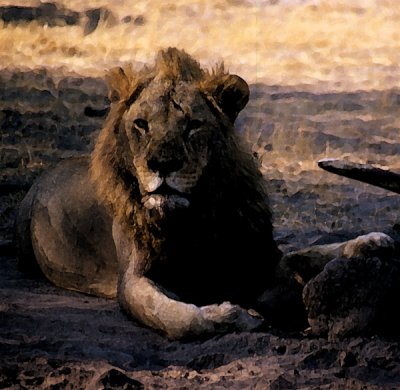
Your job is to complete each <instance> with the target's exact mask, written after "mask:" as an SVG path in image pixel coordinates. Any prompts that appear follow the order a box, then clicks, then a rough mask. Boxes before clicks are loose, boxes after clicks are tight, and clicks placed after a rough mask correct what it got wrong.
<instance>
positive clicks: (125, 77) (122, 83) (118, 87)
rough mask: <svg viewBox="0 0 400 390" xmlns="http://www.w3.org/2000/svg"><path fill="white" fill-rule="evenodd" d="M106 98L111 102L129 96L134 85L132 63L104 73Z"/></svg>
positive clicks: (134, 78)
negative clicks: (106, 85) (106, 90)
mask: <svg viewBox="0 0 400 390" xmlns="http://www.w3.org/2000/svg"><path fill="white" fill-rule="evenodd" d="M106 81H107V84H108V98H109V99H110V101H111V103H114V102H116V101H119V100H125V99H128V98H129V97H130V95H131V94H132V91H133V90H134V88H135V87H136V77H135V72H134V70H133V67H132V65H128V66H125V67H124V68H121V67H116V68H113V69H111V70H109V71H108V73H107V74H106Z"/></svg>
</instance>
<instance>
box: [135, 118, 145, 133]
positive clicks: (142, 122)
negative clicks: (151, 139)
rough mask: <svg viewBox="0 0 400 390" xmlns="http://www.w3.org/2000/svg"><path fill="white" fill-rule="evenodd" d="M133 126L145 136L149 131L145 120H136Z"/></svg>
mask: <svg viewBox="0 0 400 390" xmlns="http://www.w3.org/2000/svg"><path fill="white" fill-rule="evenodd" d="M133 124H134V126H135V128H136V129H138V130H139V132H140V133H141V134H145V133H147V132H148V131H149V124H148V123H147V121H146V120H145V119H141V118H138V119H135V120H134V121H133Z"/></svg>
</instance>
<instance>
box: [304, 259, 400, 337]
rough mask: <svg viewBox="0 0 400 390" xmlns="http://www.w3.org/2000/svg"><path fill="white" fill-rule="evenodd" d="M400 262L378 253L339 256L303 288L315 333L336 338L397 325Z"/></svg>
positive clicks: (310, 321) (309, 317) (369, 332)
mask: <svg viewBox="0 0 400 390" xmlns="http://www.w3.org/2000/svg"><path fill="white" fill-rule="evenodd" d="M399 280H400V267H399V264H398V263H397V262H396V261H394V260H392V259H385V260H382V259H380V258H378V257H369V258H363V257H359V258H353V259H343V258H340V259H336V260H333V261H331V262H329V263H328V264H327V265H326V267H325V268H324V270H323V271H322V272H321V273H320V274H318V275H317V276H316V277H315V278H313V279H311V280H310V281H309V282H308V283H307V284H306V286H305V288H304V291H303V299H304V303H305V306H306V309H307V311H308V321H309V324H310V326H311V329H312V333H314V334H316V335H326V334H327V335H328V337H329V338H330V339H331V340H333V339H337V338H339V337H344V336H350V335H353V334H371V333H373V332H376V331H379V330H386V329H387V328H388V327H393V328H395V323H396V322H397V321H396V314H395V312H396V310H394V309H395V307H392V304H393V303H394V302H395V300H396V299H397V298H398V297H399V289H398V287H397V285H398V282H399Z"/></svg>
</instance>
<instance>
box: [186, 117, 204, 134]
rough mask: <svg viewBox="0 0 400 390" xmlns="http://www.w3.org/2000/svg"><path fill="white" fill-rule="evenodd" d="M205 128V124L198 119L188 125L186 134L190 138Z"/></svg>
mask: <svg viewBox="0 0 400 390" xmlns="http://www.w3.org/2000/svg"><path fill="white" fill-rule="evenodd" d="M202 126H203V122H202V121H200V120H198V119H192V120H190V121H189V122H188V124H187V125H186V130H185V133H186V135H187V137H188V138H190V137H191V136H193V135H194V134H196V133H197V132H199V131H200V129H201V127H202Z"/></svg>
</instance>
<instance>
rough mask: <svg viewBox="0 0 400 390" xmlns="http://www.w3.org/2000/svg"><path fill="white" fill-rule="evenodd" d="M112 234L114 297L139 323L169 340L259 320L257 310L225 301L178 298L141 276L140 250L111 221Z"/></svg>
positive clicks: (247, 326) (252, 326) (255, 324)
mask: <svg viewBox="0 0 400 390" xmlns="http://www.w3.org/2000/svg"><path fill="white" fill-rule="evenodd" d="M113 237H114V242H115V245H116V249H117V255H118V262H119V265H120V275H119V283H118V300H119V303H120V305H121V306H122V308H123V309H124V310H125V311H126V312H127V313H128V314H129V315H131V316H132V317H134V318H135V319H137V320H138V321H140V322H141V323H143V324H145V325H147V326H149V327H150V328H153V329H155V330H157V331H159V332H161V333H163V334H164V335H166V336H167V337H168V338H169V339H187V338H192V337H199V336H210V335H213V334H217V333H219V334H220V333H226V332H231V331H251V330H254V329H257V328H258V327H260V325H261V324H262V323H263V319H262V318H261V317H260V316H259V315H258V314H257V313H255V312H254V313H252V312H248V311H247V310H245V309H243V308H241V307H239V306H237V305H232V304H231V303H229V302H224V303H222V304H214V305H209V306H203V307H198V306H196V305H193V304H190V303H184V302H181V301H179V298H178V297H177V296H175V295H174V294H173V292H170V291H166V290H165V289H164V288H163V286H159V285H157V284H156V283H154V282H153V281H152V280H150V279H149V278H147V277H146V276H144V275H143V271H142V269H141V268H142V267H140V266H139V263H140V261H141V253H140V252H139V251H137V250H136V247H135V244H134V243H132V242H131V241H130V240H129V239H128V237H127V236H126V234H125V233H124V231H123V229H121V226H120V225H119V224H118V223H117V222H115V221H114V224H113Z"/></svg>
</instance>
